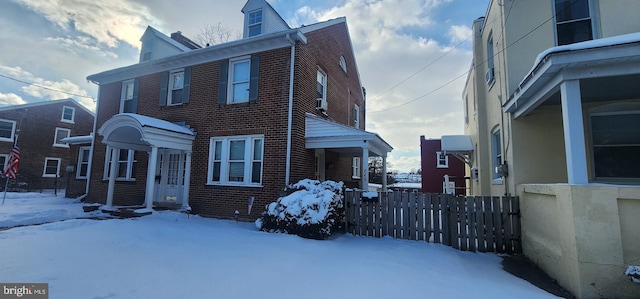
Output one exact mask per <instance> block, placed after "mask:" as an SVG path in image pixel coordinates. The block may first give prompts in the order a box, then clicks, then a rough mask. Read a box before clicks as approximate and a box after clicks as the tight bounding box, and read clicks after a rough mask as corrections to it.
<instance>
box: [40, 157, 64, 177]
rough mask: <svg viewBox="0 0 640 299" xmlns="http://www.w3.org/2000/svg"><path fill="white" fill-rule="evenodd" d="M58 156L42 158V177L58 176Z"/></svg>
mask: <svg viewBox="0 0 640 299" xmlns="http://www.w3.org/2000/svg"><path fill="white" fill-rule="evenodd" d="M60 161H61V159H60V158H50V157H46V158H44V170H43V171H42V177H45V178H57V177H60Z"/></svg>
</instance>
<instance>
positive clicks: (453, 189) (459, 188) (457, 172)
mask: <svg viewBox="0 0 640 299" xmlns="http://www.w3.org/2000/svg"><path fill="white" fill-rule="evenodd" d="M441 143H442V142H441V140H440V139H425V138H424V136H420V164H421V169H422V190H421V191H422V192H425V193H453V194H456V195H465V194H466V186H467V184H466V183H467V182H466V178H465V175H464V172H465V165H464V162H463V161H462V160H461V159H456V158H455V156H454V155H453V154H451V153H450V154H447V153H445V151H443V150H442V146H441ZM445 175H447V176H448V178H447V179H445V177H444V176H445ZM445 184H447V188H445Z"/></svg>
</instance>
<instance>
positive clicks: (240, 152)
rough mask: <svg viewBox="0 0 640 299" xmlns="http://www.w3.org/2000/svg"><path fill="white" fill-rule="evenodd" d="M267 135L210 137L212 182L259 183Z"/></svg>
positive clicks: (260, 181) (247, 184)
mask: <svg viewBox="0 0 640 299" xmlns="http://www.w3.org/2000/svg"><path fill="white" fill-rule="evenodd" d="M263 151H264V136H262V135H252V136H232V137H214V138H211V143H210V148H209V175H208V183H209V184H220V185H246V186H260V185H261V184H262V165H263V159H264V155H263Z"/></svg>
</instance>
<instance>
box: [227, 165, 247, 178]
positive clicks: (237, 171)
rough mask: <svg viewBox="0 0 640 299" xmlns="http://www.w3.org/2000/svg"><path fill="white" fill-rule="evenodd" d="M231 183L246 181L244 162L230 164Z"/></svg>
mask: <svg viewBox="0 0 640 299" xmlns="http://www.w3.org/2000/svg"><path fill="white" fill-rule="evenodd" d="M229 181H230V182H242V181H244V162H229Z"/></svg>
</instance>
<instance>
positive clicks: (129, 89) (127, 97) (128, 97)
mask: <svg viewBox="0 0 640 299" xmlns="http://www.w3.org/2000/svg"><path fill="white" fill-rule="evenodd" d="M134 84H135V82H134V80H128V81H124V82H122V95H121V101H120V113H135V110H134V107H133V104H134V103H133V102H134V101H133V94H134V93H133V92H134V91H133V89H134Z"/></svg>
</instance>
